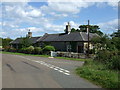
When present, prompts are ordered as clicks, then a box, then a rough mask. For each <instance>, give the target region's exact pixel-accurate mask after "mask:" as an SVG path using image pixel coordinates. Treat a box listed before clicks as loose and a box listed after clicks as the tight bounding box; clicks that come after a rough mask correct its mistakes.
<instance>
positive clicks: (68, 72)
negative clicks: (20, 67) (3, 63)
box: [14, 55, 70, 75]
mask: <svg viewBox="0 0 120 90" xmlns="http://www.w3.org/2000/svg"><path fill="white" fill-rule="evenodd" d="M14 56H17V57H21V58H24V59H27V60H29V61H33V62H36V63H39V64H41V65H44V66H47V67H48V68H51V69H53V70H55V71H58V72H60V73H63V74H65V75H70V71H68V70H66V69H63V68H61V67H57V66H55V65H52V64H48V63H46V62H44V61H35V60H31V59H29V58H26V57H24V56H18V55H14Z"/></svg>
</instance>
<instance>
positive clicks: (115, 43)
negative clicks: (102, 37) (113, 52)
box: [110, 30, 120, 50]
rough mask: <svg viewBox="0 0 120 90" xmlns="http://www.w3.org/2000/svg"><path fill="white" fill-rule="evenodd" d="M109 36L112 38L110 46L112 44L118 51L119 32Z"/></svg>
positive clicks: (119, 48) (119, 44)
mask: <svg viewBox="0 0 120 90" xmlns="http://www.w3.org/2000/svg"><path fill="white" fill-rule="evenodd" d="M110 36H111V37H112V44H114V45H115V47H116V48H117V49H118V50H120V30H118V31H117V32H114V33H113V34H111V35H110Z"/></svg>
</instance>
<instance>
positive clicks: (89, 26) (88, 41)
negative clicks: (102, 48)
mask: <svg viewBox="0 0 120 90" xmlns="http://www.w3.org/2000/svg"><path fill="white" fill-rule="evenodd" d="M89 23H90V21H89V20H88V26H87V28H88V53H87V56H88V57H89V44H90V40H89V30H90V26H89Z"/></svg>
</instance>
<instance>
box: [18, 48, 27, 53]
mask: <svg viewBox="0 0 120 90" xmlns="http://www.w3.org/2000/svg"><path fill="white" fill-rule="evenodd" d="M26 50H27V48H21V49H20V50H19V52H20V53H26Z"/></svg>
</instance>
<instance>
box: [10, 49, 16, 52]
mask: <svg viewBox="0 0 120 90" xmlns="http://www.w3.org/2000/svg"><path fill="white" fill-rule="evenodd" d="M9 51H10V52H16V51H17V49H15V48H10V49H9Z"/></svg>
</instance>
